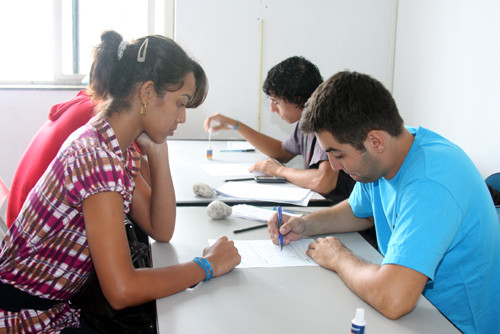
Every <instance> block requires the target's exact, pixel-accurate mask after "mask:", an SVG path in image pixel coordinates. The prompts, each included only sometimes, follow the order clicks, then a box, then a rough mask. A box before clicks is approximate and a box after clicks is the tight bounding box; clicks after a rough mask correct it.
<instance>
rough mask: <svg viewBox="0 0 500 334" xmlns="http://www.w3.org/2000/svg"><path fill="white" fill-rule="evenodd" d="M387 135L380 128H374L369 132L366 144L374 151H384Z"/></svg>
mask: <svg viewBox="0 0 500 334" xmlns="http://www.w3.org/2000/svg"><path fill="white" fill-rule="evenodd" d="M385 145H386V142H385V137H384V134H383V133H382V132H381V131H379V130H372V131H370V132H368V135H367V136H366V140H365V146H366V147H367V148H368V147H370V148H371V151H372V152H377V153H382V152H384V150H385Z"/></svg>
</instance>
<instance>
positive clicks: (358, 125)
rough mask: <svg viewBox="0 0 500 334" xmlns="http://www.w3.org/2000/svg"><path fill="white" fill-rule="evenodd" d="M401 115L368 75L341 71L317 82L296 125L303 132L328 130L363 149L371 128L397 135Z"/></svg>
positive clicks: (344, 141) (390, 99) (388, 93)
mask: <svg viewBox="0 0 500 334" xmlns="http://www.w3.org/2000/svg"><path fill="white" fill-rule="evenodd" d="M403 125H404V122H403V119H402V118H401V116H400V115H399V112H398V108H397V106H396V103H395V102H394V99H393V97H392V95H391V93H390V92H389V91H388V90H387V89H386V88H385V87H384V86H383V85H382V83H380V82H379V81H377V80H375V79H373V78H372V77H370V76H368V75H366V74H361V73H357V72H350V71H344V72H339V73H337V74H335V75H333V76H332V77H331V78H329V79H328V80H326V81H325V82H324V83H323V84H321V85H320V86H319V87H318V89H316V91H315V92H314V93H313V95H312V96H311V99H310V100H309V102H308V103H307V105H306V107H305V110H304V112H303V113H302V118H301V120H300V128H301V130H302V131H303V132H305V133H311V132H315V133H318V132H321V131H328V132H330V133H331V134H332V135H333V136H334V137H335V139H336V140H337V141H339V142H340V143H344V144H351V145H353V146H354V147H355V148H357V149H358V150H362V151H364V149H365V146H364V141H365V140H366V136H367V135H368V133H369V132H370V131H372V130H383V131H385V132H387V133H389V134H390V135H392V136H394V137H397V136H399V135H400V134H401V133H402V131H403Z"/></svg>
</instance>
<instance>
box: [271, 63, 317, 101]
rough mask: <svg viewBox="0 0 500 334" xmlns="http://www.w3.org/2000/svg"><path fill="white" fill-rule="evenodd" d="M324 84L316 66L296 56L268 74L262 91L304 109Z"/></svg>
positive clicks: (276, 66)
mask: <svg viewBox="0 0 500 334" xmlns="http://www.w3.org/2000/svg"><path fill="white" fill-rule="evenodd" d="M322 82H323V78H322V77H321V74H320V72H319V69H318V67H317V66H316V65H314V64H313V63H311V62H310V61H309V60H307V59H306V58H304V57H299V56H294V57H290V58H287V59H285V60H283V61H282V62H281V63H279V64H277V65H275V66H273V68H271V69H270V70H269V72H267V77H266V80H265V81H264V84H263V86H262V90H263V91H264V93H265V94H266V95H268V96H274V97H277V98H280V99H283V100H285V101H286V102H290V103H293V104H295V105H297V106H298V107H299V108H301V109H302V108H304V105H305V104H306V102H307V100H308V99H309V97H311V94H312V93H313V92H314V90H315V89H316V88H317V87H318V86H319V85H320V84H321V83H322Z"/></svg>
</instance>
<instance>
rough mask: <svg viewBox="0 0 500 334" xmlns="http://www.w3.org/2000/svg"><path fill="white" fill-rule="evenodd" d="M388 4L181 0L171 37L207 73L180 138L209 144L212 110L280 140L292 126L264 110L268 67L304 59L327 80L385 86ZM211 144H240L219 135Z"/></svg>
mask: <svg viewBox="0 0 500 334" xmlns="http://www.w3.org/2000/svg"><path fill="white" fill-rule="evenodd" d="M393 3H394V1H393V0H378V1H372V0H350V1H345V0H328V1H326V0H308V1H300V0H295V1H291V0H261V1H257V0H238V1H234V0H211V1H206V0H182V1H178V2H177V3H176V25H175V38H176V40H177V41H178V42H179V43H180V44H181V45H182V46H183V47H184V48H185V49H187V50H188V52H189V53H190V54H191V55H193V56H194V57H195V58H196V59H197V60H198V61H199V62H200V64H201V65H202V66H203V68H204V69H205V71H206V72H207V75H208V78H209V82H210V91H209V94H208V97H207V100H206V101H205V103H204V104H203V105H202V106H200V108H198V109H197V110H195V111H189V112H188V114H187V118H188V125H187V126H182V127H180V128H178V130H177V132H176V136H178V137H180V138H203V139H206V138H207V134H206V133H204V131H203V128H202V125H203V121H204V119H205V118H206V117H207V116H209V115H211V114H213V113H216V112H220V113H223V114H226V115H228V116H232V117H233V118H238V119H239V120H240V121H243V122H245V123H246V124H247V125H249V126H251V127H253V128H255V129H258V130H260V131H262V132H264V133H266V134H268V135H271V136H273V137H274V138H278V139H285V138H286V137H288V136H289V134H290V133H291V132H292V129H293V126H294V124H293V125H289V124H287V123H285V122H283V121H282V120H281V119H280V118H279V116H278V115H277V114H276V113H271V112H270V110H269V102H270V101H269V99H267V98H266V96H265V95H264V93H263V92H262V83H263V81H264V79H265V77H266V75H267V72H268V71H269V69H271V67H273V66H274V65H276V64H277V63H279V62H281V61H282V60H284V59H286V58H288V57H290V56H295V55H298V56H304V57H306V58H308V59H309V60H310V61H312V62H313V63H315V64H316V65H317V66H318V67H319V69H320V71H321V74H322V75H323V78H325V79H326V78H328V77H330V76H331V75H333V74H334V73H336V72H338V71H340V70H344V69H356V70H358V71H362V72H365V73H369V74H370V75H372V76H374V77H375V78H377V79H379V80H381V81H382V82H383V83H384V84H388V85H390V84H391V80H392V75H393V73H392V70H393V63H392V61H393V59H392V57H393V45H392V44H393V40H392V38H393V35H394V32H393V30H394V24H393V22H394V23H395V20H396V15H395V13H393V10H392V8H393ZM214 138H216V139H218V138H241V137H239V136H238V135H237V134H236V133H235V132H230V131H224V132H218V133H216V134H214Z"/></svg>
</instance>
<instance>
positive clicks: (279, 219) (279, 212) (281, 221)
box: [278, 206, 283, 251]
mask: <svg viewBox="0 0 500 334" xmlns="http://www.w3.org/2000/svg"><path fill="white" fill-rule="evenodd" d="M282 224H283V214H282V212H281V206H278V233H279V236H280V246H281V251H283V234H281V232H280V228H281V225H282Z"/></svg>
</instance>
